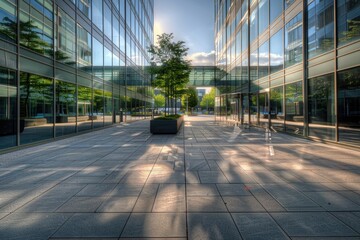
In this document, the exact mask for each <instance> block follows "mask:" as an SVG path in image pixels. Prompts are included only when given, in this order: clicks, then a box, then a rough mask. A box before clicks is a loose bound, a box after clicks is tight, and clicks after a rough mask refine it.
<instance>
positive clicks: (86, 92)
mask: <svg viewBox="0 0 360 240" xmlns="http://www.w3.org/2000/svg"><path fill="white" fill-rule="evenodd" d="M77 107H78V117H77V125H78V131H79V132H80V131H85V130H89V129H91V125H92V90H91V88H89V87H83V86H78V103H77Z"/></svg>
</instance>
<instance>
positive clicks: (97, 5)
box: [92, 0, 103, 31]
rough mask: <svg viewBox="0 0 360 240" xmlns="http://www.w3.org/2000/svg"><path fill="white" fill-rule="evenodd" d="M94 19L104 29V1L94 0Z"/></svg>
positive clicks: (96, 24)
mask: <svg viewBox="0 0 360 240" xmlns="http://www.w3.org/2000/svg"><path fill="white" fill-rule="evenodd" d="M92 21H93V23H94V24H95V26H97V27H98V28H99V29H100V30H101V31H103V1H96V0H95V1H93V2H92Z"/></svg>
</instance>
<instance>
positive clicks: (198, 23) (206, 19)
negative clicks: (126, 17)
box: [154, 0, 214, 65]
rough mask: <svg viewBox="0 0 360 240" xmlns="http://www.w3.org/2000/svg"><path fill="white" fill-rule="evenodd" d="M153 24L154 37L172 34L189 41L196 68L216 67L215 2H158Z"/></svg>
mask: <svg viewBox="0 0 360 240" xmlns="http://www.w3.org/2000/svg"><path fill="white" fill-rule="evenodd" d="M154 25H155V26H154V31H155V36H156V35H157V34H161V33H163V32H165V33H173V34H174V36H175V40H182V41H185V42H186V46H187V47H188V48H189V59H191V60H192V64H193V65H213V57H214V2H213V0H155V23H154ZM154 41H155V42H156V37H155V40H154Z"/></svg>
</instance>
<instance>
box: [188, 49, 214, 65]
mask: <svg viewBox="0 0 360 240" xmlns="http://www.w3.org/2000/svg"><path fill="white" fill-rule="evenodd" d="M187 59H188V60H191V65H192V66H214V65H215V51H211V52H209V53H206V52H196V53H193V54H191V55H189V56H188V57H187Z"/></svg>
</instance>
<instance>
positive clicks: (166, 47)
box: [148, 33, 191, 114]
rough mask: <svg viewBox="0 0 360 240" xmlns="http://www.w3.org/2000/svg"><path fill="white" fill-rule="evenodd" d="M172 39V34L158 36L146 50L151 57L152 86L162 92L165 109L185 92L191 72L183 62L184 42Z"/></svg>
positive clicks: (184, 61)
mask: <svg viewBox="0 0 360 240" xmlns="http://www.w3.org/2000/svg"><path fill="white" fill-rule="evenodd" d="M173 39H174V36H173V34H172V33H171V34H167V33H163V34H162V35H158V40H157V45H151V46H150V48H149V50H148V51H149V53H150V54H151V55H152V58H151V67H150V74H152V75H154V76H155V79H153V81H152V86H153V87H155V88H158V89H160V90H161V91H162V93H163V94H164V96H165V98H166V99H167V102H168V104H167V107H169V105H170V104H171V105H172V106H174V105H175V103H176V99H177V98H179V97H181V96H182V95H183V94H184V93H185V92H186V91H185V88H186V84H187V83H188V82H189V75H190V71H191V69H190V62H189V61H187V60H185V57H186V56H187V51H188V48H186V47H185V42H183V41H178V42H174V41H173ZM167 107H166V108H167ZM166 108H165V114H166ZM175 109H176V106H175Z"/></svg>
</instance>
